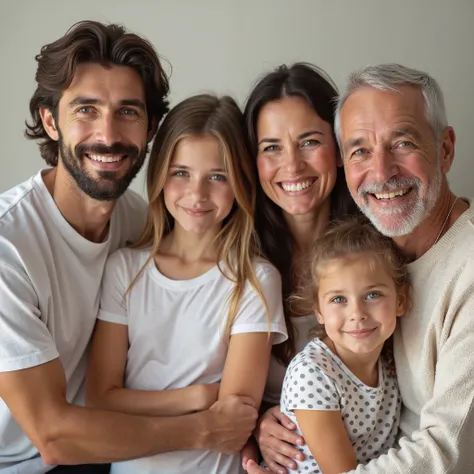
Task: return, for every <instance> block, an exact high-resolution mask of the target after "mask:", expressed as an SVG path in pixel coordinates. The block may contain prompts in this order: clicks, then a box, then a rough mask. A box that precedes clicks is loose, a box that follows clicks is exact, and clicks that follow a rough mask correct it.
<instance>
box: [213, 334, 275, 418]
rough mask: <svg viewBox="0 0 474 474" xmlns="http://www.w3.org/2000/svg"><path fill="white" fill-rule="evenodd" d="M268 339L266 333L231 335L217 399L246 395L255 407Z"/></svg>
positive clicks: (259, 397)
mask: <svg viewBox="0 0 474 474" xmlns="http://www.w3.org/2000/svg"><path fill="white" fill-rule="evenodd" d="M272 340H273V336H272V335H271V334H270V335H269V334H268V333H267V332H257V333H246V334H234V335H233V336H231V338H230V343H229V350H228V352H227V357H226V362H225V366H224V372H223V374H222V381H221V386H220V389H219V399H222V398H223V397H225V396H226V395H242V396H247V397H249V398H250V399H251V400H252V401H253V406H254V407H255V408H256V409H257V410H258V408H259V407H260V403H261V401H262V397H263V390H264V389H265V383H266V381H267V374H268V366H269V364H270V352H271V349H272Z"/></svg>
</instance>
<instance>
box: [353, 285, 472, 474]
mask: <svg viewBox="0 0 474 474" xmlns="http://www.w3.org/2000/svg"><path fill="white" fill-rule="evenodd" d="M454 311H455V317H454V318H452V319H451V318H449V319H451V321H453V322H452V325H451V330H450V332H449V336H448V337H447V339H446V340H445V342H444V344H443V345H442V347H441V348H440V350H439V352H438V354H437V355H435V357H436V356H437V362H436V375H435V382H434V390H433V396H432V397H431V399H430V400H429V401H428V402H427V403H426V404H425V405H424V407H423V409H422V411H421V414H420V427H419V429H418V430H416V431H414V432H413V433H412V435H411V437H403V438H401V439H400V442H399V449H391V450H390V451H389V452H388V453H387V454H385V455H383V456H380V457H379V458H377V459H374V460H372V461H371V462H369V463H368V464H367V465H365V466H362V465H360V466H358V467H357V469H355V470H353V471H350V472H351V473H352V474H356V473H357V474H376V473H377V474H378V473H380V472H383V473H384V474H399V473H401V472H403V473H404V474H408V473H417V474H418V473H420V474H422V473H428V472H429V473H430V474H447V473H464V472H474V449H472V436H473V434H474V426H473V423H474V414H473V399H474V350H473V342H474V338H473V335H474V287H472V286H471V287H470V288H469V289H468V291H465V292H464V295H463V298H460V299H459V303H458V304H457V308H454ZM466 469H467V470H466Z"/></svg>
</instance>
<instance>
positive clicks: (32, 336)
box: [0, 172, 147, 474]
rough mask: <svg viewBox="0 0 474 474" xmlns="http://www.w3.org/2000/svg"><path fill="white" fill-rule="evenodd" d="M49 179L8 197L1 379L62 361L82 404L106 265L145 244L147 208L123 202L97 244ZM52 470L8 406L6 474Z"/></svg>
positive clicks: (2, 224)
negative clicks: (67, 215)
mask: <svg viewBox="0 0 474 474" xmlns="http://www.w3.org/2000/svg"><path fill="white" fill-rule="evenodd" d="M42 174H43V172H39V173H38V174H37V175H36V176H34V177H32V178H30V179H29V180H28V181H26V182H24V183H22V184H19V185H18V186H16V187H14V188H12V189H11V190H9V191H6V192H5V193H3V194H1V195H0V372H9V371H16V370H21V369H26V368H29V367H35V366H38V365H41V364H44V363H46V362H49V361H51V360H53V359H56V358H58V357H59V359H60V360H61V363H62V365H63V367H64V371H65V374H66V380H67V399H68V401H69V402H71V403H74V404H82V403H83V390H82V389H83V382H84V376H85V362H86V361H85V351H86V348H87V345H88V342H89V338H90V336H91V333H92V330H93V328H94V323H95V320H96V317H97V313H98V310H99V296H100V284H101V280H102V275H103V271H104V268H105V264H106V260H107V257H108V255H109V254H110V253H112V252H113V251H115V250H117V249H118V248H120V247H123V246H124V245H125V244H126V242H127V241H129V240H133V239H136V238H137V237H138V235H139V234H140V232H141V231H142V230H143V225H144V222H145V217H146V211H147V208H146V204H145V202H144V201H143V200H142V199H141V198H140V197H139V196H138V195H137V194H135V193H133V192H132V191H127V192H126V193H125V194H124V195H123V196H122V197H121V198H120V199H118V201H117V204H116V206H115V209H114V211H113V213H112V216H111V220H110V228H109V233H108V236H107V238H106V240H105V241H104V242H102V243H93V242H90V241H89V240H86V239H85V238H84V237H82V236H81V235H80V234H78V233H77V232H76V231H75V230H74V229H73V228H72V227H71V226H70V225H69V223H68V222H67V221H66V220H65V219H64V217H63V216H62V214H61V213H60V211H59V209H58V208H57V206H56V204H55V202H54V200H53V198H52V196H51V195H50V193H49V191H48V190H47V188H46V186H45V184H44V182H43V177H42ZM50 469H52V468H51V466H46V465H44V463H43V462H42V460H41V458H40V457H39V454H38V450H37V449H36V448H35V446H34V445H33V444H32V443H31V441H30V440H29V439H28V438H27V436H26V435H25V434H24V433H23V431H22V429H21V428H20V426H19V425H18V423H17V422H16V421H15V419H14V418H13V416H12V414H11V412H10V411H9V409H8V407H7V406H6V404H5V403H4V402H3V400H1V399H0V473H1V474H7V473H8V474H10V473H11V474H40V473H43V472H47V471H48V470H50Z"/></svg>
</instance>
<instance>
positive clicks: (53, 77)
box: [25, 21, 169, 166]
mask: <svg viewBox="0 0 474 474" xmlns="http://www.w3.org/2000/svg"><path fill="white" fill-rule="evenodd" d="M35 59H36V61H37V62H38V68H37V70H36V76H35V79H36V82H37V83H38V86H37V88H36V91H35V93H34V94H33V97H32V98H31V100H30V113H31V116H32V122H31V124H29V123H26V131H25V135H26V137H27V138H30V139H32V140H40V143H39V147H40V152H41V156H42V157H43V158H44V160H45V161H46V163H48V165H51V166H56V165H57V164H58V142H56V141H55V140H52V139H51V138H50V137H49V135H48V134H47V133H46V130H45V129H44V127H43V123H42V121H41V117H40V108H46V109H49V110H51V112H52V114H53V116H54V118H55V120H56V121H57V109H58V103H59V100H60V99H61V95H62V93H63V91H64V90H66V89H67V88H68V87H69V85H70V84H71V82H72V80H73V77H74V73H75V72H76V68H77V65H78V64H80V63H87V62H90V63H97V64H100V65H102V66H104V67H111V66H128V67H131V68H133V69H134V70H135V71H136V72H137V73H138V74H139V75H140V77H141V79H142V81H143V85H144V88H145V98H146V108H147V114H148V127H149V129H151V128H152V126H156V125H157V124H158V123H159V122H160V121H161V119H162V118H163V116H164V115H165V114H166V112H167V111H168V102H167V100H166V96H167V95H168V92H169V85H168V78H167V77H166V75H165V73H164V71H163V69H162V67H161V63H160V60H159V58H158V55H157V53H156V51H155V50H154V48H153V46H152V45H151V44H150V43H149V42H148V41H146V40H145V39H143V38H140V37H139V36H137V35H136V34H133V33H128V32H127V31H126V30H125V28H124V27H123V26H120V25H115V24H111V25H104V24H102V23H99V22H96V21H81V22H79V23H76V24H75V25H73V26H72V27H71V28H70V29H69V30H68V31H67V33H66V34H65V35H64V36H63V37H62V38H60V39H58V40H57V41H54V42H53V43H50V44H47V45H45V46H43V47H42V48H41V52H40V54H38V55H37V56H36V57H35Z"/></svg>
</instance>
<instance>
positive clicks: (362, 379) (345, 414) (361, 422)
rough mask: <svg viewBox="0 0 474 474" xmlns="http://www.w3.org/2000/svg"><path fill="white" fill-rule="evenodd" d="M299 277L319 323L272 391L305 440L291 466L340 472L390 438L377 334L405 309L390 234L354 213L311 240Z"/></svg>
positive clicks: (388, 374) (393, 414)
mask: <svg viewBox="0 0 474 474" xmlns="http://www.w3.org/2000/svg"><path fill="white" fill-rule="evenodd" d="M308 281H309V283H310V285H309V288H308V290H309V291H310V295H311V296H310V298H311V299H310V300H311V301H313V302H314V311H315V314H316V318H317V320H318V322H319V323H320V327H318V328H317V329H316V332H318V334H316V336H317V337H316V338H315V339H314V340H313V341H311V342H310V343H309V344H308V345H307V346H306V347H305V349H304V350H303V351H302V352H300V353H299V354H297V355H296V356H295V358H294V359H293V360H292V362H291V363H290V365H289V367H288V369H287V372H286V375H285V380H284V383H283V391H282V395H281V411H282V413H284V414H285V415H287V416H288V417H289V418H290V419H291V421H292V422H294V423H295V425H296V426H297V432H298V434H301V435H302V436H303V437H304V439H305V442H306V445H305V446H303V447H301V448H298V449H299V450H300V451H301V452H302V453H303V454H304V455H305V459H304V461H296V463H297V465H298V467H297V468H296V470H293V471H291V472H299V473H302V472H311V473H324V474H333V473H334V474H335V473H342V472H346V471H350V470H351V469H354V468H355V467H356V466H357V464H361V463H366V462H368V461H369V460H370V459H371V458H373V457H377V456H379V455H380V454H383V453H385V452H386V451H387V450H388V449H389V448H390V447H392V446H393V444H394V441H395V437H396V433H397V428H398V421H399V412H400V396H399V392H398V386H397V382H396V378H395V368H394V363H393V357H392V356H391V346H390V342H391V340H390V341H387V340H388V339H389V338H390V336H391V335H392V334H393V332H394V331H395V327H396V323H397V318H398V317H400V316H402V315H403V313H404V311H405V307H406V304H407V297H408V293H407V291H408V288H407V286H408V276H407V270H406V268H405V266H404V264H403V262H402V260H401V257H400V256H399V254H398V253H397V250H396V248H395V247H394V244H393V243H392V240H391V239H390V238H387V237H384V236H382V235H381V234H380V233H379V232H378V231H377V230H375V229H374V228H373V227H372V225H371V224H370V223H368V222H365V221H362V220H361V219H354V220H349V221H346V222H343V223H340V224H336V225H335V226H334V227H333V228H332V229H331V230H329V231H328V233H327V234H326V235H325V236H324V237H322V238H321V239H319V240H318V241H317V242H316V244H315V247H314V251H313V256H312V259H311V262H310V276H309V280H308ZM307 296H308V295H307Z"/></svg>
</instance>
